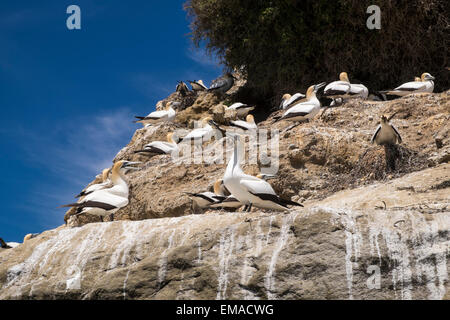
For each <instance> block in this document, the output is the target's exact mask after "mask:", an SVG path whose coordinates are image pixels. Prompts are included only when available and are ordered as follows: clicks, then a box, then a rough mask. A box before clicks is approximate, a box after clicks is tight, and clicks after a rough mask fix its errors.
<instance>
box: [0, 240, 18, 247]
mask: <svg viewBox="0 0 450 320" xmlns="http://www.w3.org/2000/svg"><path fill="white" fill-rule="evenodd" d="M20 244H21V243H18V242H5V241H3V239H2V238H0V248H2V249H12V248H15V247H17V246H19V245H20Z"/></svg>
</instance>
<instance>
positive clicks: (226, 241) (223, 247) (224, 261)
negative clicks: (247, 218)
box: [216, 226, 235, 300]
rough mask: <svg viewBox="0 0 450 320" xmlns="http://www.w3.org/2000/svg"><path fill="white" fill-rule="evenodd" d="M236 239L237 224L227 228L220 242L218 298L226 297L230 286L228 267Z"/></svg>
mask: <svg viewBox="0 0 450 320" xmlns="http://www.w3.org/2000/svg"><path fill="white" fill-rule="evenodd" d="M234 241H235V226H231V227H230V228H227V229H226V230H225V231H224V232H223V233H222V236H221V237H220V242H219V275H218V279H217V282H218V287H217V295H216V300H224V299H226V292H227V286H228V269H229V263H230V259H231V256H232V254H233V247H234Z"/></svg>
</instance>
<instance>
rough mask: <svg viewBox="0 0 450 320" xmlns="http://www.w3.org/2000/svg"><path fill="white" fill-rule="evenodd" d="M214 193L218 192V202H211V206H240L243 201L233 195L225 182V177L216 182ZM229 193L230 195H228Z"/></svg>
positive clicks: (235, 207)
mask: <svg viewBox="0 0 450 320" xmlns="http://www.w3.org/2000/svg"><path fill="white" fill-rule="evenodd" d="M214 193H215V194H216V197H215V198H216V199H217V202H216V203H213V204H210V205H209V207H210V208H234V209H237V208H240V207H242V203H241V202H240V201H239V200H238V199H236V198H235V197H233V196H232V195H231V194H230V192H229V191H228V190H227V188H226V187H225V185H224V184H223V179H219V180H217V181H216V183H215V184H214ZM227 194H228V195H227Z"/></svg>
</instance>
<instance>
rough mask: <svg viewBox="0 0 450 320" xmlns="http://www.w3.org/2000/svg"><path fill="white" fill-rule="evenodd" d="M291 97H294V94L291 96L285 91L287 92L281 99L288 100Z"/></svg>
mask: <svg viewBox="0 0 450 320" xmlns="http://www.w3.org/2000/svg"><path fill="white" fill-rule="evenodd" d="M291 97H292V96H291V95H290V94H289V93H285V94H283V96H282V97H281V100H284V101H286V100H288V99H290V98H291Z"/></svg>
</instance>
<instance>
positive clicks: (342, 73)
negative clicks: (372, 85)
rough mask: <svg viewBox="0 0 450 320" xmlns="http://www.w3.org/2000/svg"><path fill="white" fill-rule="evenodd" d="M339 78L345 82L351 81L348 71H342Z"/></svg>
mask: <svg viewBox="0 0 450 320" xmlns="http://www.w3.org/2000/svg"><path fill="white" fill-rule="evenodd" d="M339 80H341V81H345V82H350V80H348V74H347V72H341V74H340V75H339Z"/></svg>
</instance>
